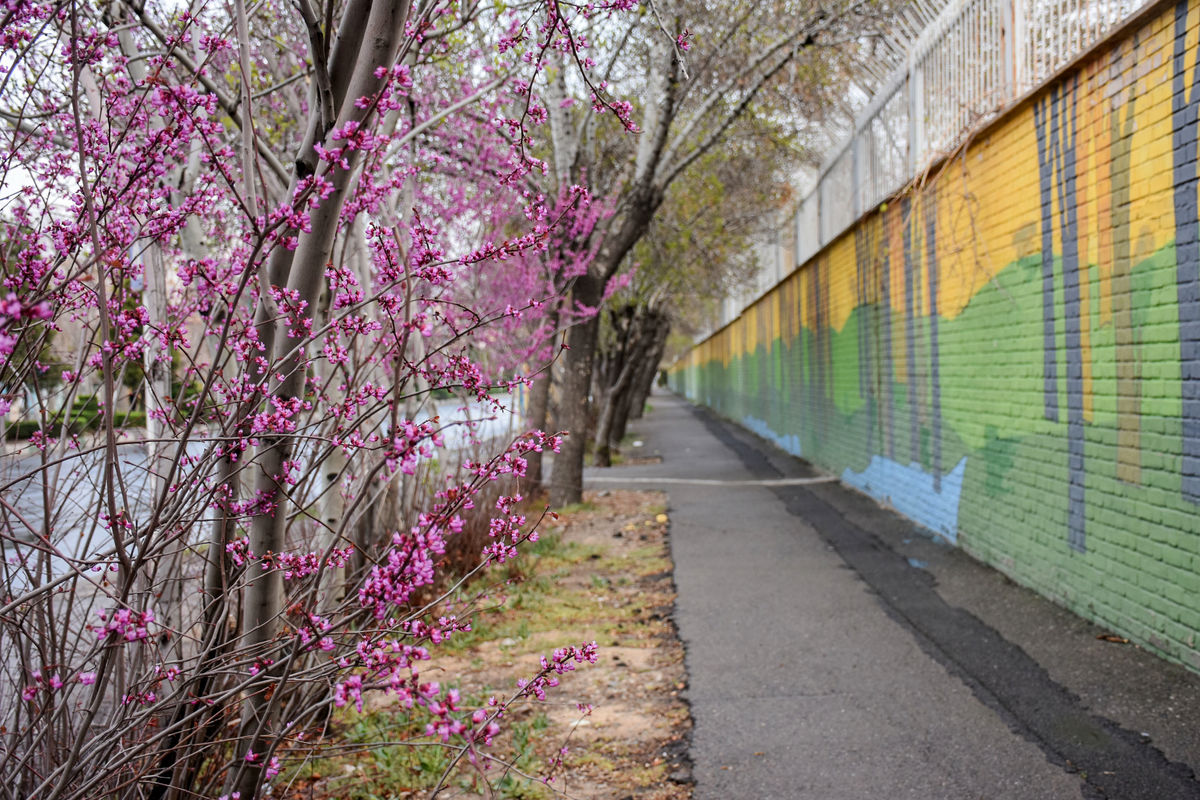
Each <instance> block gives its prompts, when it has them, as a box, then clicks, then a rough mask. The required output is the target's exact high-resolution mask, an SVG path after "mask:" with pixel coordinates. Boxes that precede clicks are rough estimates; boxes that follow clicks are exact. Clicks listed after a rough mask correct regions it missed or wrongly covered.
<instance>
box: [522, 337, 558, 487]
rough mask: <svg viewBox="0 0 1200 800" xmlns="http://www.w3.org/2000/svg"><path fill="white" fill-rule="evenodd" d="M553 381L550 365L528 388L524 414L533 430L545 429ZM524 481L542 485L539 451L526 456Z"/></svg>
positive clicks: (529, 483) (526, 423)
mask: <svg viewBox="0 0 1200 800" xmlns="http://www.w3.org/2000/svg"><path fill="white" fill-rule="evenodd" d="M556 316H557V315H556ZM553 381H554V370H553V369H552V368H550V367H547V368H546V369H545V370H544V371H543V372H542V374H541V375H539V376H538V377H537V378H535V379H534V381H533V386H532V387H531V388H530V390H529V411H528V413H527V414H526V416H525V427H526V428H528V429H530V430H535V431H542V430H545V429H546V418H547V417H548V416H549V411H550V384H551V383H553ZM525 481H526V484H527V485H528V486H530V487H532V488H538V487H540V486H541V485H542V453H541V451H538V452H533V453H530V454H529V455H528V456H527V457H526V467H525Z"/></svg>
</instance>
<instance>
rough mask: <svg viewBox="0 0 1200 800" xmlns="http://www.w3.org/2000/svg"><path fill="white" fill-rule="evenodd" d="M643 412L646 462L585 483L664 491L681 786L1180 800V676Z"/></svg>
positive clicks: (1183, 775)
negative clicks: (685, 681)
mask: <svg viewBox="0 0 1200 800" xmlns="http://www.w3.org/2000/svg"><path fill="white" fill-rule="evenodd" d="M652 404H653V406H654V411H653V412H652V413H651V414H649V415H648V416H647V418H646V419H645V420H642V421H641V422H640V423H638V424H637V425H636V426H635V427H636V430H637V435H638V436H639V437H641V438H642V439H644V441H645V445H644V447H643V448H641V450H640V453H639V454H641V455H660V456H661V457H662V463H661V464H656V465H643V466H629V467H617V468H613V469H608V470H589V471H588V472H587V480H588V485H589V487H591V488H607V487H612V488H616V487H619V486H628V487H631V488H632V487H642V488H661V489H663V490H664V491H667V492H668V493H669V496H670V507H671V543H672V553H673V556H674V559H675V580H676V584H677V587H678V593H679V597H678V604H677V609H676V619H677V623H678V625H679V630H680V634H681V636H682V638H683V640H684V645H685V647H686V649H687V668H688V675H689V687H688V692H687V696H688V699H689V701H690V702H691V705H692V714H693V717H694V720H695V730H694V734H693V739H692V746H691V756H692V759H693V761H694V775H695V779H696V795H695V796H696V798H697V800H715V799H716V798H722V799H723V800H725V799H733V800H740V799H741V798H755V800H768V799H770V798H776V799H778V800H791V799H792V798H814V799H819V800H837V799H838V798H855V799H856V800H857V799H859V798H922V800H932V799H934V798H954V799H955V800H979V799H982V798H988V799H989V800H990V799H991V798H1014V800H1016V799H1020V800H1036V799H1037V798H1046V799H1047V800H1058V799H1059V798H1078V797H1084V798H1111V800H1142V799H1143V798H1144V799H1145V800H1176V798H1181V799H1182V798H1200V783H1198V782H1197V781H1196V779H1195V777H1194V775H1193V768H1200V725H1198V724H1197V722H1198V719H1200V676H1197V675H1195V674H1192V673H1189V672H1187V671H1186V670H1183V669H1182V668H1178V667H1175V666H1172V665H1169V664H1166V663H1164V662H1162V661H1160V660H1158V659H1157V658H1155V657H1153V656H1150V655H1148V654H1147V653H1145V652H1143V651H1140V650H1138V649H1136V648H1134V647H1132V646H1127V645H1120V644H1112V643H1108V642H1104V641H1101V640H1098V639H1097V638H1096V636H1097V634H1099V633H1101V631H1100V630H1099V629H1097V628H1095V627H1094V626H1091V625H1089V624H1088V623H1086V622H1084V621H1082V620H1080V619H1079V618H1077V617H1075V616H1073V615H1071V614H1069V613H1067V612H1065V611H1063V610H1061V609H1059V608H1057V607H1056V606H1053V605H1052V604H1050V603H1048V602H1046V601H1044V600H1041V599H1040V598H1038V597H1036V596H1034V595H1033V594H1032V593H1030V592H1027V591H1025V590H1023V589H1020V588H1019V587H1016V586H1015V585H1013V584H1012V583H1011V582H1009V581H1007V580H1006V579H1004V578H1003V577H1002V576H1000V575H999V574H998V573H996V572H994V571H992V570H989V569H987V568H985V567H982V566H981V565H979V564H977V563H976V562H974V561H972V560H971V559H970V558H968V557H966V556H965V555H964V554H963V553H962V552H961V551H958V550H955V549H953V548H951V547H948V546H945V545H941V544H938V543H936V542H935V541H934V540H933V539H931V538H929V537H928V536H925V535H923V534H921V533H920V532H919V531H918V530H917V529H915V528H914V527H913V526H912V525H911V524H909V523H907V522H906V521H905V520H903V519H902V518H900V517H898V516H897V515H895V514H893V513H891V512H888V511H886V510H884V509H881V508H879V507H878V506H877V505H876V504H875V503H874V502H873V501H871V500H870V499H868V498H866V497H865V496H863V495H860V494H857V493H856V492H853V491H851V490H848V489H846V488H844V487H842V486H841V485H840V484H838V483H836V482H830V481H828V480H824V481H822V480H821V478H822V476H820V475H819V474H818V473H816V472H815V471H813V470H812V468H811V467H809V466H808V465H806V464H805V463H804V462H802V461H799V460H797V459H794V458H792V457H791V456H789V455H786V454H784V453H782V452H781V451H779V450H777V449H775V448H774V447H773V446H771V445H769V444H767V443H765V442H763V441H762V440H760V439H758V438H757V437H754V436H753V435H751V434H749V433H747V432H745V431H743V430H741V429H739V428H736V427H735V426H732V425H729V424H727V423H724V422H721V421H718V420H716V419H715V418H714V417H712V416H711V415H709V414H708V413H707V412H705V411H700V410H696V409H693V408H692V407H691V406H690V405H689V404H687V403H686V402H684V401H682V400H680V399H678V398H675V397H673V396H670V395H664V394H659V395H656V396H655V397H654V398H653V400H652ZM660 479H670V480H665V481H664V480H660ZM781 479H783V480H781Z"/></svg>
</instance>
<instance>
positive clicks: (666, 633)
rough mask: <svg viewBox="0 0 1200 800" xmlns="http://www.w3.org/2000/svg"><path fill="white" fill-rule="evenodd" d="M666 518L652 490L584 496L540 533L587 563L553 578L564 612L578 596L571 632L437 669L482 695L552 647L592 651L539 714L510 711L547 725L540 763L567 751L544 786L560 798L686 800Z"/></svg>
mask: <svg viewBox="0 0 1200 800" xmlns="http://www.w3.org/2000/svg"><path fill="white" fill-rule="evenodd" d="M665 510H666V495H664V494H662V493H659V492H632V491H597V492H588V493H586V494H585V496H584V503H583V504H582V505H581V506H580V507H578V508H576V509H570V510H567V511H566V512H564V513H562V514H561V515H560V517H559V519H558V520H557V521H554V522H552V521H549V520H548V521H547V522H548V524H547V525H546V533H547V534H549V535H558V536H560V537H561V539H562V542H563V544H564V545H567V546H571V545H574V546H577V547H578V548H579V551H580V552H586V553H587V555H586V556H585V557H583V558H582V559H581V560H579V561H577V562H574V563H570V564H568V566H567V567H566V568H565V569H563V570H560V571H559V572H558V573H556V574H555V576H554V586H555V590H556V591H558V592H562V593H563V594H564V600H565V602H566V604H567V605H571V604H572V603H571V600H572V599H573V598H578V597H579V596H580V595H582V596H583V597H584V598H586V600H587V601H588V602H589V605H591V606H592V608H586V607H585V608H583V609H580V610H579V611H577V612H575V613H572V614H571V615H570V616H569V619H570V622H567V621H566V620H564V626H563V627H564V630H566V629H570V634H569V635H567V637H566V638H564V635H563V633H562V632H559V631H553V632H542V633H535V634H533V635H531V636H529V637H528V638H527V639H526V640H525V641H521V642H513V640H512V639H502V640H500V641H495V640H493V641H489V642H486V643H484V644H482V645H480V646H479V647H478V648H474V649H472V650H471V651H470V652H467V653H464V654H463V655H462V656H460V657H459V661H460V663H457V664H456V663H453V662H446V661H443V663H444V664H445V666H446V667H447V671H448V672H449V671H453V670H459V669H461V670H463V672H467V673H469V674H470V677H469V678H468V679H466V680H465V681H464V682H463V688H464V690H467V691H472V690H482V689H483V688H484V687H488V686H490V687H499V686H511V685H513V683H514V681H515V680H516V679H517V678H518V677H520V676H522V675H528V674H529V673H530V671H531V668H533V667H535V666H536V664H537V660H538V658H539V657H540V655H541V654H543V653H546V652H549V650H551V649H553V648H554V647H560V646H562V645H563V644H566V643H573V642H580V641H591V640H596V641H597V642H599V644H600V657H599V660H598V661H597V662H596V663H595V664H593V665H585V666H583V667H581V668H580V669H579V670H577V671H576V672H574V673H570V674H568V675H566V676H564V677H563V681H562V685H561V686H560V687H559V688H558V689H557V691H556V692H555V693H553V694H551V695H550V696H549V698H548V701H547V703H546V704H537V705H528V706H524V707H523V710H522V711H518V712H517V714H518V715H520V714H521V713H524V714H527V715H532V714H536V713H537V712H538V711H544V712H545V713H546V717H547V718H548V721H549V726H548V727H547V728H546V729H545V730H544V731H543V732H542V735H541V736H539V739H538V741H537V742H535V743H534V747H535V749H536V750H537V751H538V754H539V755H540V756H542V757H543V759H549V758H552V757H553V756H554V754H555V753H556V752H557V751H558V749H559V748H560V747H561V746H563V743H564V742H565V743H566V745H567V746H568V747H569V750H568V754H567V756H566V757H565V759H564V760H563V763H562V765H561V766H560V767H558V768H557V769H556V770H555V771H554V780H553V781H552V782H551V783H550V784H549V786H550V787H552V788H553V789H555V790H556V791H557V792H561V793H563V794H565V795H566V796H568V797H572V798H580V800H627V799H628V798H634V799H636V800H685V799H687V798H690V797H691V795H692V791H691V787H692V779H691V766H690V764H689V763H688V761H687V757H686V756H687V741H688V737H689V735H690V733H691V716H690V713H689V711H688V708H687V705H686V704H685V702H684V701H683V699H682V697H681V694H682V692H683V690H684V688H685V681H686V675H685V672H684V665H683V646H682V645H681V643H680V641H679V638H678V635H677V633H676V630H675V624H674V622H673V620H672V613H673V610H674V603H675V585H674V582H673V580H672V577H671V575H672V564H671V561H670V553H669V549H668V545H667V535H668V528H669V521H668V517H667V515H666V513H665ZM501 613H509V612H501ZM480 659H482V665H481V664H480ZM472 666H473V667H474V668H473V669H469V667H472ZM580 705H582V706H584V707H585V711H584V712H581V711H580V709H579V706H580ZM587 706H590V707H591V711H590V712H586V707H587ZM517 718H519V716H518V717H517ZM542 763H546V761H545V760H543V761H542Z"/></svg>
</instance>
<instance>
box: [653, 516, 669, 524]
mask: <svg viewBox="0 0 1200 800" xmlns="http://www.w3.org/2000/svg"><path fill="white" fill-rule="evenodd" d="M654 521H655V522H658V523H661V524H665V523H666V521H667V515H666V514H659V515H658V516H657V517H655V518H654Z"/></svg>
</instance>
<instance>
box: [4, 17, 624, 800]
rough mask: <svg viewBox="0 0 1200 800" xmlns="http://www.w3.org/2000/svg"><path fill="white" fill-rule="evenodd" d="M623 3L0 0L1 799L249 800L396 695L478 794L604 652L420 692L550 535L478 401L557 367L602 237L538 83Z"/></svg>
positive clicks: (569, 653)
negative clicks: (540, 539) (459, 560)
mask: <svg viewBox="0 0 1200 800" xmlns="http://www.w3.org/2000/svg"><path fill="white" fill-rule="evenodd" d="M634 5H635V4H634V3H633V2H632V0H623V1H619V0H614V1H613V2H602V3H592V4H587V5H570V6H568V5H566V4H561V3H559V2H556V0H535V1H533V2H528V3H517V4H510V5H508V6H506V7H487V8H485V7H484V6H482V5H480V4H476V3H458V2H451V1H450V0H446V1H445V2H410V1H409V0H391V1H390V2H389V1H387V0H348V2H346V3H344V4H336V3H333V2H326V3H315V4H314V3H312V2H310V1H309V0H300V2H298V3H280V2H276V1H275V0H267V2H265V3H261V4H257V5H255V6H254V7H253V8H249V7H247V5H246V4H245V3H244V2H243V0H233V2H232V3H229V4H225V5H222V6H220V7H219V8H217V7H213V6H210V5H205V4H199V3H197V4H193V5H191V6H184V5H176V6H160V7H151V6H149V5H146V4H136V3H134V4H130V3H124V2H121V0H113V2H109V3H104V4H87V5H85V4H80V3H74V2H71V3H44V2H26V1H24V0H13V2H11V3H9V4H7V5H6V6H5V9H4V11H3V15H2V16H0V121H2V131H3V133H2V136H3V139H2V140H0V170H2V175H3V182H2V183H3V195H4V197H3V205H2V206H0V229H2V230H3V239H2V240H0V264H2V269H0V274H2V275H3V280H4V287H3V289H2V291H0V381H2V383H0V412H3V415H4V416H5V418H6V420H7V421H8V422H9V423H12V425H11V426H10V427H11V428H12V429H13V430H14V431H17V433H16V434H15V436H16V438H14V439H13V440H11V441H10V442H9V443H8V444H7V445H6V450H5V452H4V454H3V456H2V459H0V549H2V552H3V563H2V564H0V569H2V570H3V573H2V581H3V583H2V587H0V595H2V596H0V641H2V642H3V647H0V777H2V779H0V797H11V798H28V797H43V798H51V799H52V800H65V798H85V797H86V798H95V797H138V798H141V797H147V798H182V797H219V796H227V797H235V796H236V797H240V798H242V800H250V798H253V797H257V796H260V795H261V794H262V793H263V792H264V790H265V787H268V786H270V785H271V783H272V781H275V780H277V779H278V778H279V776H280V774H281V773H283V772H284V771H285V770H286V769H287V768H288V766H289V764H290V763H292V762H293V761H295V760H298V759H302V758H305V757H308V756H310V755H311V753H310V752H309V748H310V747H312V746H313V745H314V744H316V743H317V742H318V741H319V737H320V734H321V731H322V729H323V726H324V725H325V724H326V723H327V721H328V719H329V715H330V713H331V709H333V708H337V707H342V706H347V707H353V708H359V709H361V708H362V703H363V702H364V697H365V696H366V695H368V694H369V693H371V692H376V693H380V694H386V695H388V696H389V697H390V698H391V702H393V703H395V704H396V706H397V707H398V708H400V709H404V710H405V712H406V713H410V714H413V715H422V716H423V717H424V718H425V719H426V720H427V728H426V729H427V733H428V735H429V736H430V737H431V740H432V741H433V742H435V743H438V744H440V745H442V746H445V747H447V748H451V749H452V751H453V753H454V758H453V761H454V762H455V763H460V764H473V765H476V766H477V767H478V768H479V769H480V770H481V771H485V768H486V767H487V765H488V764H489V763H490V762H491V761H492V756H490V755H489V754H488V750H487V747H488V745H489V744H491V742H492V741H493V739H494V737H495V736H496V734H497V732H498V731H499V725H500V724H501V722H502V719H503V716H504V713H505V710H506V708H507V707H508V706H509V705H510V704H511V703H513V702H517V701H519V700H523V699H527V698H541V697H543V696H544V694H545V692H546V690H547V689H549V688H551V687H552V686H554V685H555V684H556V682H557V679H558V676H559V675H561V674H562V673H564V672H566V671H569V670H571V669H573V668H574V667H575V665H577V664H579V663H581V662H588V661H594V660H595V658H596V653H595V647H594V645H591V644H581V645H580V646H578V647H568V648H564V649H561V650H559V651H556V652H555V653H553V654H550V655H548V656H547V657H546V658H545V659H544V660H543V662H542V664H541V667H540V669H539V670H538V671H537V672H536V673H535V674H532V675H530V676H529V678H528V680H526V681H525V682H523V683H522V685H521V686H519V687H517V688H516V689H515V690H513V692H512V693H511V694H509V695H507V696H497V697H496V698H494V699H493V700H492V701H491V702H490V703H488V704H487V705H485V706H484V707H482V708H471V707H468V706H466V705H465V703H464V701H463V700H462V698H461V697H459V696H458V695H457V693H456V692H454V691H452V690H450V689H448V688H446V687H444V686H441V685H439V683H438V682H436V681H430V680H427V679H425V678H423V677H422V670H423V665H424V664H425V663H426V662H428V661H429V660H431V659H433V658H435V657H436V653H437V646H438V645H439V644H440V643H442V642H444V641H445V640H446V639H447V638H449V637H451V636H453V635H455V634H456V633H458V632H460V631H462V630H464V629H466V628H468V627H469V624H470V621H469V620H470V611H471V608H472V597H471V595H470V592H469V591H468V590H466V589H465V588H464V581H465V580H466V579H467V578H468V577H469V576H470V574H472V573H473V572H475V571H478V570H481V569H486V568H487V567H488V566H489V565H492V564H497V563H503V562H506V561H508V560H510V559H513V558H516V557H518V554H519V552H520V546H521V545H522V544H523V543H525V542H527V541H529V540H531V539H534V538H536V536H537V533H536V524H537V522H538V520H537V519H527V518H526V517H525V516H524V514H523V513H522V512H521V510H520V505H519V504H520V501H521V498H520V497H519V495H517V494H516V493H515V491H514V490H513V489H512V488H511V487H512V486H513V485H514V483H513V479H514V478H519V477H520V476H522V475H523V474H524V471H525V469H526V464H527V460H528V458H529V457H530V456H531V455H535V454H538V453H540V452H542V451H543V450H546V449H555V448H557V447H558V439H557V438H556V437H555V436H553V435H551V434H547V433H544V432H542V431H540V430H533V431H530V432H527V433H520V432H517V433H516V435H508V436H505V437H488V436H485V435H484V434H483V433H482V432H481V431H479V430H472V431H467V432H464V431H463V430H462V429H463V428H464V427H471V426H468V425H466V424H465V423H464V422H463V421H462V420H461V419H459V418H458V416H457V415H456V412H455V409H456V408H458V407H463V406H470V407H471V408H472V409H474V410H473V411H472V412H471V413H472V414H473V415H474V417H475V418H476V419H477V418H478V417H480V416H500V417H504V416H506V415H511V413H512V409H511V408H510V407H509V406H507V405H506V402H507V401H506V400H505V399H504V397H506V395H503V394H502V395H499V396H498V395H497V394H496V393H495V392H496V390H497V389H499V390H508V391H509V392H511V391H512V390H514V389H515V388H518V387H519V386H520V385H522V383H523V382H527V381H528V379H529V376H530V375H531V374H533V373H535V372H537V370H538V369H539V365H540V362H542V360H544V359H548V358H550V357H551V356H552V355H553V353H552V351H553V346H552V344H553V341H554V336H555V332H556V330H557V328H558V326H559V325H560V323H559V322H558V321H557V320H555V319H553V318H552V317H551V316H550V315H549V311H550V310H553V309H555V308H557V302H558V296H559V295H560V294H561V292H562V290H563V288H564V287H565V286H566V285H567V283H568V282H569V281H570V280H571V279H572V277H573V276H575V275H578V274H582V273H583V272H585V271H586V270H587V268H588V264H589V261H590V259H591V258H593V257H594V254H595V250H594V248H593V247H591V246H590V245H588V244H586V243H587V242H588V241H590V239H591V230H592V228H594V227H595V226H596V224H597V220H598V219H600V218H602V217H604V216H605V213H606V212H605V211H604V208H605V206H604V204H603V203H599V202H593V200H592V197H591V194H590V193H589V191H588V190H587V189H586V188H585V187H584V186H582V185H580V183H581V181H578V180H576V181H573V182H572V181H557V182H554V183H553V184H552V185H551V187H550V188H547V183H546V178H545V175H546V174H548V173H549V172H550V168H549V167H548V165H547V164H545V163H543V162H542V161H540V160H539V155H538V154H539V153H540V152H544V151H545V149H546V145H545V143H544V141H543V137H542V136H541V132H542V131H543V130H546V129H547V128H548V127H549V126H548V125H547V124H546V123H547V122H548V116H549V114H548V111H547V110H546V100H545V99H544V98H543V97H542V94H543V93H542V92H541V91H540V90H539V89H538V87H539V86H545V85H546V84H547V81H546V80H545V78H544V77H543V76H544V74H545V70H546V68H547V65H548V64H550V63H551V62H552V61H554V59H553V58H552V55H553V54H556V53H573V54H579V53H586V50H587V47H588V42H587V40H586V38H585V37H584V36H582V35H581V34H580V31H581V30H583V29H584V28H585V27H588V28H595V29H603V28H604V27H605V26H613V25H617V24H618V22H619V20H620V18H621V17H622V16H624V15H626V14H627V13H629V11H630V8H631V7H632V6H634ZM572 63H573V64H574V66H573V67H572V69H573V70H574V72H573V77H572V78H571V80H573V81H579V82H580V83H581V84H584V85H592V84H594V83H596V79H595V78H594V77H593V76H592V75H591V74H590V72H591V70H592V69H593V66H592V65H591V64H590V62H588V61H586V59H580V60H577V61H573V62H572ZM559 77H561V75H560V76H559ZM594 107H595V111H596V112H597V113H609V112H614V113H615V114H617V116H618V118H619V119H621V120H622V124H625V123H627V122H628V113H629V108H628V106H625V105H623V104H621V103H618V102H616V101H614V100H612V99H611V98H609V97H608V96H607V94H606V93H605V92H604V91H603V90H602V89H600V88H599V87H598V86H597V87H596V92H595V100H594ZM579 241H583V242H584V243H585V244H584V245H583V246H579V245H576V244H569V243H573V242H579ZM564 243H568V244H564ZM435 393H437V394H438V395H439V396H440V395H443V394H446V393H449V394H452V395H453V396H455V397H456V398H457V399H456V400H455V401H453V403H451V404H450V406H449V408H445V407H438V406H436V405H435V404H434V403H433V401H432V397H433V396H434V394H435ZM31 424H32V428H30V425H31ZM18 429H19V430H18ZM485 440H486V442H487V443H490V447H491V448H492V449H491V451H490V452H487V453H484V451H483V450H482V449H481V448H482V445H481V444H480V443H481V442H485ZM464 442H470V443H471V445H472V446H471V447H470V448H469V449H468V448H467V447H466V446H465V444H464ZM434 465H437V466H436V467H435V466H434ZM484 499H486V500H487V502H488V503H489V504H490V509H489V512H490V513H489V516H490V517H491V519H490V521H489V522H488V524H487V527H486V534H485V536H484V543H483V544H481V545H480V546H479V547H478V552H476V554H475V556H476V558H475V561H476V562H477V566H476V567H474V568H473V569H472V570H471V571H469V572H468V573H467V574H466V575H456V576H447V575H445V574H443V573H444V567H445V562H446V559H445V554H446V552H447V549H448V547H449V546H450V545H451V544H452V543H453V542H454V541H455V537H460V536H462V534H463V530H464V526H465V525H466V524H467V520H468V519H469V518H471V517H472V516H473V515H474V516H478V511H479V510H478V509H476V508H475V506H476V504H477V503H479V502H483V500H484ZM485 774H486V772H485Z"/></svg>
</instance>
